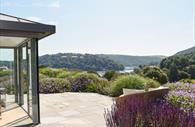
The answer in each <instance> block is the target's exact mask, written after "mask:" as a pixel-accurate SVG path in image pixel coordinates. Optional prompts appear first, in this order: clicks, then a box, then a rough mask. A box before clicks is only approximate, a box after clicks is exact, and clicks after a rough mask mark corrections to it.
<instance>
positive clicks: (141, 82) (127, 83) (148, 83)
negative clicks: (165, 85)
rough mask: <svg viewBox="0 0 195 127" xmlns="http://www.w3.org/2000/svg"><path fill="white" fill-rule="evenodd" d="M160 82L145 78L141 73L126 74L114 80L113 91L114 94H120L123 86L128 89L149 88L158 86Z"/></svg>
mask: <svg viewBox="0 0 195 127" xmlns="http://www.w3.org/2000/svg"><path fill="white" fill-rule="evenodd" d="M158 86H160V85H159V83H157V82H155V81H154V80H152V79H148V78H144V77H142V76H139V75H125V76H120V77H118V78H117V79H116V80H115V81H114V82H113V88H112V91H111V94H112V96H120V95H121V94H122V93H123V88H128V89H145V88H146V89H147V88H151V87H158Z"/></svg>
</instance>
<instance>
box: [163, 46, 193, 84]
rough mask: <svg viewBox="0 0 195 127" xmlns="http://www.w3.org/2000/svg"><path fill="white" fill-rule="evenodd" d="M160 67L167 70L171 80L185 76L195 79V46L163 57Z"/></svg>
mask: <svg viewBox="0 0 195 127" xmlns="http://www.w3.org/2000/svg"><path fill="white" fill-rule="evenodd" d="M160 67H161V68H162V69H164V70H166V72H167V74H168V76H169V80H170V81H171V82H175V81H178V80H180V79H184V78H192V79H195V47H192V48H189V49H187V50H183V51H181V52H178V53H176V54H175V55H173V56H170V57H167V58H165V59H163V60H162V61H161V63H160Z"/></svg>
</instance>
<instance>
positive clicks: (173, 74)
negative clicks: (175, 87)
mask: <svg viewBox="0 0 195 127" xmlns="http://www.w3.org/2000/svg"><path fill="white" fill-rule="evenodd" d="M178 79H179V72H178V70H177V68H176V66H175V65H171V66H170V72H169V81H170V82H176V81H178Z"/></svg>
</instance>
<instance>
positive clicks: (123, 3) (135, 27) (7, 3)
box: [0, 0, 195, 56]
mask: <svg viewBox="0 0 195 127" xmlns="http://www.w3.org/2000/svg"><path fill="white" fill-rule="evenodd" d="M194 4H195V3H194V0H28V1H27V0H23V1H22V0H0V11H1V12H2V13H6V14H10V15H14V16H18V17H22V18H28V19H31V20H35V21H39V22H43V23H47V24H55V25H56V29H57V33H56V34H55V35H52V36H50V37H48V38H46V39H44V40H41V41H40V43H39V44H40V51H39V53H40V55H43V54H52V53H58V52H76V53H93V54H102V53H105V54H127V55H167V56H169V55H173V54H174V53H176V52H178V51H180V50H183V49H186V48H189V47H192V46H194V45H195V41H194V39H193V36H194V32H193V28H194V25H193V24H194Z"/></svg>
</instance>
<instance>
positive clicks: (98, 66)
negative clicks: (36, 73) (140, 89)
mask: <svg viewBox="0 0 195 127" xmlns="http://www.w3.org/2000/svg"><path fill="white" fill-rule="evenodd" d="M39 64H40V65H44V66H49V67H52V68H71V69H80V70H88V71H89V70H91V71H103V70H124V66H123V65H122V64H119V63H117V62H115V61H113V60H111V59H108V58H103V57H100V56H98V55H92V54H76V53H58V54H53V55H44V56H41V57H40V58H39Z"/></svg>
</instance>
